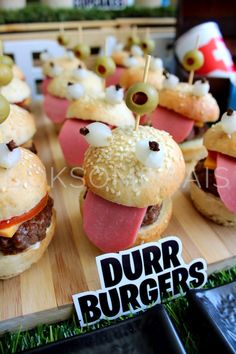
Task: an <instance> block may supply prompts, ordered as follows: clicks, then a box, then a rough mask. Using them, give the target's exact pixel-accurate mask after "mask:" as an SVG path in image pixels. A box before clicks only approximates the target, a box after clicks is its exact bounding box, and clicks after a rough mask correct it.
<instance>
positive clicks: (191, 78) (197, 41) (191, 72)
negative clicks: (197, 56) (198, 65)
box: [188, 35, 199, 85]
mask: <svg viewBox="0 0 236 354" xmlns="http://www.w3.org/2000/svg"><path fill="white" fill-rule="evenodd" d="M198 44H199V35H198V36H197V39H196V44H195V48H194V49H198ZM193 78H194V70H191V71H190V73H189V77H188V83H189V84H190V85H192V84H193Z"/></svg>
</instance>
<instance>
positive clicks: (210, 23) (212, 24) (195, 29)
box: [176, 21, 221, 44]
mask: <svg viewBox="0 0 236 354" xmlns="http://www.w3.org/2000/svg"><path fill="white" fill-rule="evenodd" d="M209 26H210V27H211V28H213V27H214V29H215V30H217V32H218V33H219V35H220V36H221V32H220V28H219V26H218V24H217V23H216V22H214V21H208V22H203V23H200V24H199V25H197V26H194V27H192V28H190V29H189V30H187V32H185V33H183V34H182V35H181V36H179V38H178V39H177V40H176V44H177V43H178V42H179V41H182V39H184V38H185V37H186V36H189V35H192V34H194V33H195V32H199V30H200V29H201V30H203V29H205V27H206V28H209Z"/></svg>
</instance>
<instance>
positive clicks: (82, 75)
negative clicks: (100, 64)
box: [73, 65, 88, 80]
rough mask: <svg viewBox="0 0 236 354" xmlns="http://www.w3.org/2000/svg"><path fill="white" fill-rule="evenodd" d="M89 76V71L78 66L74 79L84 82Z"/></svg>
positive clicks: (74, 72)
mask: <svg viewBox="0 0 236 354" xmlns="http://www.w3.org/2000/svg"><path fill="white" fill-rule="evenodd" d="M87 76H88V70H86V69H84V68H83V67H82V65H78V68H77V69H74V70H73V77H74V78H75V79H77V80H84V79H86V78H87Z"/></svg>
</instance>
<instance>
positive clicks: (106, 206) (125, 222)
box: [83, 191, 147, 252]
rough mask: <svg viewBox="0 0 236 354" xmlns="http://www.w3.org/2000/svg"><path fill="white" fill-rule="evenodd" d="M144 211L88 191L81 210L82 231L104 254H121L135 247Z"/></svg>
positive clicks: (144, 209)
mask: <svg viewBox="0 0 236 354" xmlns="http://www.w3.org/2000/svg"><path fill="white" fill-rule="evenodd" d="M146 210H147V209H146V208H133V207H127V206H123V205H120V204H116V203H112V202H109V201H107V200H105V199H103V198H101V197H99V196H97V195H95V194H94V193H92V192H91V191H88V193H87V195H86V198H85V201H84V207H83V227H84V231H85V233H86V235H87V237H88V238H89V240H90V241H91V242H92V243H93V244H94V245H95V246H96V247H98V248H99V249H100V250H102V251H103V252H118V251H121V250H124V249H126V248H128V247H130V246H132V244H133V243H134V241H135V239H136V236H137V233H138V230H139V228H140V226H141V224H142V221H143V218H144V216H145V213H146Z"/></svg>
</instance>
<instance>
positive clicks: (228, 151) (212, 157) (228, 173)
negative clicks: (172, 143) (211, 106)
mask: <svg viewBox="0 0 236 354" xmlns="http://www.w3.org/2000/svg"><path fill="white" fill-rule="evenodd" d="M204 145H205V146H206V148H207V150H208V156H207V158H206V159H204V160H201V161H199V162H198V164H197V165H196V167H195V171H194V173H193V181H192V182H191V198H192V201H193V203H194V205H195V206H196V208H197V209H198V210H199V211H200V212H201V213H202V214H203V215H204V216H206V217H207V218H209V219H211V220H213V221H214V222H216V223H218V224H222V225H224V226H233V225H236V112H235V111H233V110H232V109H228V111H227V112H226V113H224V114H223V116H222V119H221V121H220V122H218V123H217V124H215V125H213V126H212V127H211V128H210V129H209V130H208V131H207V132H206V134H205V135H204Z"/></svg>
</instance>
